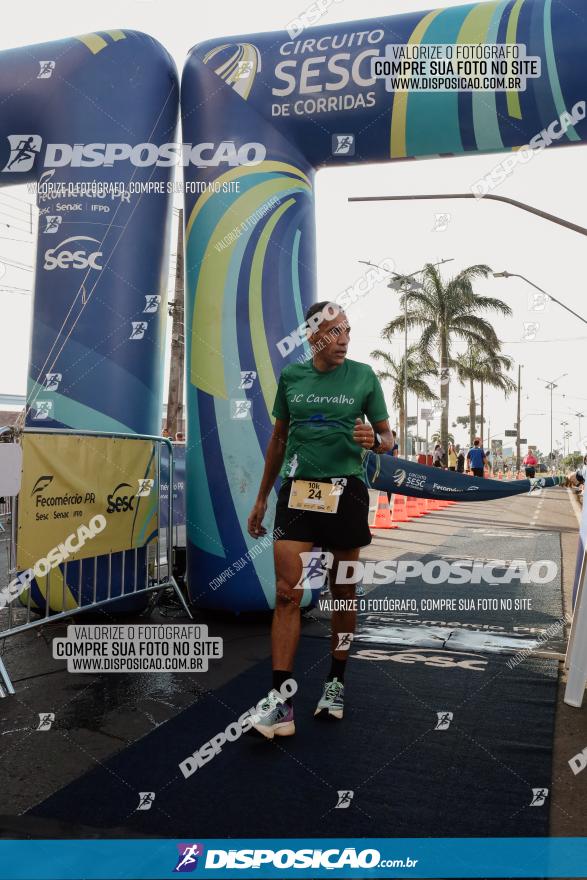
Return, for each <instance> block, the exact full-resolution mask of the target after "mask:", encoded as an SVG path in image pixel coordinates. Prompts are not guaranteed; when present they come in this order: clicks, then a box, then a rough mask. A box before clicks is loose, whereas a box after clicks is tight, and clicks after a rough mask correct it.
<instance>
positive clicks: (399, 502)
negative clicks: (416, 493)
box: [391, 495, 410, 523]
mask: <svg viewBox="0 0 587 880" xmlns="http://www.w3.org/2000/svg"><path fill="white" fill-rule="evenodd" d="M391 521H392V522H394V523H406V522H409V521H410V517H409V516H408V513H407V510H406V496H405V495H394V496H393V507H392V510H391Z"/></svg>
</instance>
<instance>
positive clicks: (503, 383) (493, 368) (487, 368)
mask: <svg viewBox="0 0 587 880" xmlns="http://www.w3.org/2000/svg"><path fill="white" fill-rule="evenodd" d="M513 363H514V362H513V361H512V359H511V358H509V357H507V356H506V355H504V354H499V353H498V352H495V353H494V354H493V355H492V356H491V357H484V356H482V357H481V359H480V362H479V382H480V384H481V395H480V396H481V446H483V410H484V397H485V395H484V388H485V385H489V387H490V388H499V389H501V391H503V392H504V394H505V396H506V397H509V396H510V394H511V393H512V391H516V389H517V387H518V386H517V384H516V383H515V382H514V380H513V379H511V378H510V377H509V376H506V374H505V372H504V370H511V368H512V367H513ZM487 439H488V440H489V438H487Z"/></svg>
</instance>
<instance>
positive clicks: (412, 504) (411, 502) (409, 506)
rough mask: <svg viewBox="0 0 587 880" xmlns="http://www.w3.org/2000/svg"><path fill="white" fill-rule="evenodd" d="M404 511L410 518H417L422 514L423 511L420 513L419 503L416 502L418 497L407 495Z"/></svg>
mask: <svg viewBox="0 0 587 880" xmlns="http://www.w3.org/2000/svg"><path fill="white" fill-rule="evenodd" d="M406 513H407V514H408V516H409V517H410V519H418V517H419V516H424V514H423V513H420V505H419V504H418V499H417V498H414V497H413V496H412V495H408V496H407V501H406Z"/></svg>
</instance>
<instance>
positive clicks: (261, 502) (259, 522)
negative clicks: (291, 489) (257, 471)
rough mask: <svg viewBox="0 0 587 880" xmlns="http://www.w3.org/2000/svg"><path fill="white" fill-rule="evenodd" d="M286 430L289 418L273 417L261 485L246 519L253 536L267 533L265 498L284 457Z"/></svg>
mask: <svg viewBox="0 0 587 880" xmlns="http://www.w3.org/2000/svg"><path fill="white" fill-rule="evenodd" d="M288 431H289V419H275V425H274V427H273V433H272V434H271V438H270V440H269V445H268V446H267V453H266V455H265V467H264V469H263V476H262V478H261V485H260V486H259V491H258V493H257V498H256V501H255V503H254V505H253V509H252V511H251V513H250V515H249V519H248V521H247V531H248V532H249V535H251V537H253V538H260V537H261V536H262V535H265V534H267V529H266V528H265V527H264V526H263V517H264V516H265V513H266V511H267V498H268V497H269V493H270V492H271V489H272V488H273V484H274V483H275V480H276V479H277V475H278V474H279V471H280V470H281V465H282V464H283V459H284V458H285V447H286V445H287V435H288Z"/></svg>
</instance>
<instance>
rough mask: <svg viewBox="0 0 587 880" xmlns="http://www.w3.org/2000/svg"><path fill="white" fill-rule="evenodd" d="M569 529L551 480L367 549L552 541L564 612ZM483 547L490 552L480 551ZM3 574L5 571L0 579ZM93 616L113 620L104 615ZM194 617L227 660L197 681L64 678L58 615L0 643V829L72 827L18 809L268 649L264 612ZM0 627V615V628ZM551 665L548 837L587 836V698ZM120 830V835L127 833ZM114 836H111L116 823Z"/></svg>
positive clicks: (572, 530)
mask: <svg viewBox="0 0 587 880" xmlns="http://www.w3.org/2000/svg"><path fill="white" fill-rule="evenodd" d="M577 532H578V505H577V502H576V501H575V500H574V499H573V498H572V496H571V494H570V492H569V491H568V490H565V489H562V488H556V489H551V490H546V491H544V492H543V493H542V495H540V496H536V495H532V496H519V497H516V498H513V499H509V500H504V501H493V502H485V503H471V504H464V503H461V504H458V505H455V506H452V507H449V508H446V509H445V510H443V511H439V512H437V513H433V514H430V515H429V516H427V517H425V518H422V519H418V520H415V521H413V522H410V523H407V524H404V525H402V527H401V528H400V529H395V530H393V531H378V532H376V533H375V534H374V541H373V543H372V545H371V547H369V548H367V550H366V551H365V553H364V557H365V558H366V559H371V560H373V559H393V558H398V557H402V556H403V557H405V556H410V557H411V558H415V559H417V558H419V556H422V555H424V556H425V555H433V556H434V554H438V555H439V556H441V555H442V556H452V554H453V553H454V555H455V557H458V556H461V555H463V556H464V555H469V556H470V555H471V548H472V547H475V546H476V543H477V542H484V544H483V546H484V547H486V548H487V547H491V546H492V545H491V539H492V534H495V533H497V534H499V535H500V536H501V537H500V539H499V540H500V541H501V543H500V545H499V546H500V558H501V556H503V558H506V559H519V558H524V552H530V550H529V549H528V550H526V551H525V550H524V548H525V547H526V548H531V552H532V553H533V554H535V553H536V548H537V547H538V548H540V545H541V541H543V542H546V541H553V540H554V541H556V542H558V543H559V544H560V558H561V560H562V592H563V601H564V610H565V611H566V612H567V613H569V611H570V593H571V589H572V578H573V573H574V567H575V556H576V548H577ZM447 548H449V549H448V550H447ZM506 554H511V555H506ZM487 555H490V554H489V553H488V551H487V549H486V550H485V551H484V552H483V553H481V556H487ZM0 562H1V564H2V566H3V567H4V568H5V563H6V546H5V544H0ZM5 577H6V574H5V572H4V580H3V581H2V582H3V583H5V582H6V581H5ZM2 613H4V614H5V612H0V614H2ZM179 614H180V612H177V611H175V610H172V609H171V610H169V611H168V612H167V615H165V614H164V613H163V611H160V610H156V611H154V613H153V615H152V617H151V622H156V621H168V620H169V619H170V616H174V619H176V620H177V621H181V620H184V619H185V618H184V617H183V616H178V615H179ZM326 616H327V615H326V614H325V613H322V612H320V611H319V610H316V611H314V612H311V613H310V614H308V615H306V616H305V618H304V623H303V627H304V631H305V632H306V633H308V634H318V635H320V634H323V633H324V631H325V628H326V627H327V620H325V617H326ZM98 619H99V620H100V621H101V622H112V621H111V620H108V619H107V618H105V617H104V616H102V617H100V618H98ZM197 619H198V620H199V622H201V623H207V624H208V626H209V631H210V634H211V635H215V636H221V637H222V638H223V639H224V659H223V660H222V662H220V663H213V664H212V665H211V668H210V671H209V672H208V673H206V675H205V677H204V676H203V675H191V674H187V673H186V674H159V673H158V674H151V675H146V674H135V675H126V674H103V675H87V674H70V673H68V672H67V671H66V669H65V664H64V662H61V661H57V660H53V659H52V657H51V640H52V638H53V637H54V636H56V635H65V625H64V624H63V623H55V624H51V623H49V624H46V625H43V627H42V628H39V629H36V630H34V631H32V632H28V633H25V634H21V635H18V636H15V637H14V638H11V639H9V640H7V641H6V642H5V643H4V647H3V648H1V649H0V650H2V657H3V659H4V661H5V663H6V666H7V668H8V669H9V672H10V674H11V677H12V679H13V682H14V685H15V688H16V695H15V696H13V697H8V698H5V699H3V700H0V791H2V806H1V808H0V811H1V813H2V814H3V815H2V816H1V817H0V836H3V837H6V838H15V837H40V838H42V837H60V836H64V837H65V836H67V835H68V829H67V828H61V827H60V826H59V824H58V823H53V822H51V821H48V820H41V819H37V818H33V817H28V816H25V815H23V813H25V811H27V810H28V809H30V808H31V807H32V806H34V805H35V804H37V803H39V802H40V801H42V800H44V799H45V798H46V797H47V796H48V795H50V794H51V793H53V792H54V791H56V790H57V789H59V788H61V787H63V786H64V785H66V784H67V783H68V782H70V781H72V780H73V779H75V778H77V777H78V776H80V775H81V774H83V773H85V772H87V771H88V770H89V769H91V768H93V767H94V766H96V765H97V764H100V763H103V762H104V761H106V760H107V759H108V758H109V757H110V756H111V755H112V754H114V753H115V752H117V751H118V750H120V749H122V748H124V747H125V746H126V745H127V744H130V743H132V742H135V741H136V740H137V739H139V738H141V737H143V736H145V735H146V734H148V733H149V732H150V731H151V730H153V729H154V728H155V727H157V726H159V725H161V724H163V723H164V722H165V721H167V720H168V719H169V718H171V717H173V716H174V715H176V714H177V713H178V712H180V711H181V710H182V709H183V708H185V707H186V706H188V705H190V704H192V703H193V702H195V701H196V700H197V699H198V697H199V696H200V695H201V694H202V692H203V691H205V690H206V689H208V688H211V689H213V688H216V687H218V686H220V685H222V684H223V683H224V682H226V681H229V680H230V679H232V678H233V677H234V676H235V675H237V674H238V673H239V672H241V671H243V670H244V669H247V668H249V667H250V666H252V665H254V664H255V663H257V662H258V661H259V660H261V659H263V658H265V657H267V656H268V653H269V639H268V625H269V618H268V616H267V615H258V616H244V615H243V616H241V617H238V618H236V617H230V616H226V615H220V614H214V613H210V612H206V613H205V614H201V613H199V614H198V617H197ZM118 622H121V621H118ZM122 622H126V623H129V622H132V619H131V618H125V620H124V621H122ZM1 625H2V617H0V629H1ZM563 646H564V645H563ZM550 653H551V652H550ZM559 669H560V681H559V700H558V709H557V725H556V735H555V756H554V773H553V790H552V792H551V801H550V809H551V833H552V834H553V835H556V836H565V835H571V836H574V835H578V836H581V835H583V834H584V833H585V819H584V817H585V814H586V807H587V772H585V773H584V774H579V775H577V776H575V775H574V774H573V773H572V771H571V769H570V767H569V763H568V762H569V760H570V759H571V758H572V757H573V756H574V755H576V754H578V753H579V752H581V750H582V749H583V748H585V747H586V746H587V701H586V704H585V706H584V707H583V709H580V710H578V709H571V708H570V707H567V706H565V705H564V704H563V702H562V695H563V690H564V674H563V668H562V663H561V664H560V666H559ZM39 713H54V715H55V720H54V722H53V724H52V725H51V729H50V730H47V731H39V730H37V727H38V724H39ZM137 797H138V795H137ZM77 832H78V834H79V835H81V836H85V837H93V836H99V835H98V834H97V833H96V832H95V830H94V829H91V828H88V829H77ZM120 834H121V836H128V835H127V833H126V831H125V830H123V829H120ZM112 836H116V831H114V832H113V834H112Z"/></svg>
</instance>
